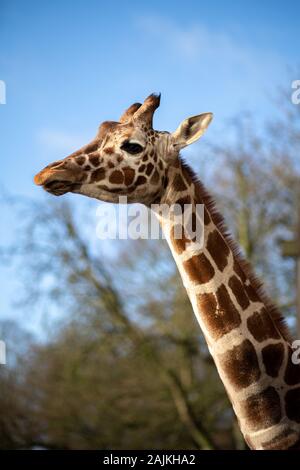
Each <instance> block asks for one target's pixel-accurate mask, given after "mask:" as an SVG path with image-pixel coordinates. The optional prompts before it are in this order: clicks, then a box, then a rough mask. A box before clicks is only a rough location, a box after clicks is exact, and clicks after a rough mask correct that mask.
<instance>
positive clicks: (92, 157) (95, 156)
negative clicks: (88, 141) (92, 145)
mask: <svg viewBox="0 0 300 470" xmlns="http://www.w3.org/2000/svg"><path fill="white" fill-rule="evenodd" d="M89 160H90V162H91V164H92V165H94V166H97V165H99V155H98V154H97V153H95V154H92V155H90V156H89Z"/></svg>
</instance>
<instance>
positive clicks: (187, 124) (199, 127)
mask: <svg viewBox="0 0 300 470" xmlns="http://www.w3.org/2000/svg"><path fill="white" fill-rule="evenodd" d="M212 118H213V114H212V113H203V114H198V115H197V116H192V117H189V118H187V119H185V120H184V121H182V123H181V124H180V125H179V127H178V128H177V129H176V131H175V132H173V134H172V138H173V145H174V146H175V147H178V148H183V147H186V146H187V145H190V144H192V143H193V142H195V141H196V140H198V139H199V138H200V137H201V136H202V135H203V134H204V132H205V131H206V129H207V127H208V126H209V124H210V123H211V120H212Z"/></svg>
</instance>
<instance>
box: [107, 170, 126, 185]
mask: <svg viewBox="0 0 300 470" xmlns="http://www.w3.org/2000/svg"><path fill="white" fill-rule="evenodd" d="M123 180H124V175H123V173H122V172H121V171H119V170H115V171H113V172H112V174H111V175H110V177H109V181H110V183H113V184H120V183H123Z"/></svg>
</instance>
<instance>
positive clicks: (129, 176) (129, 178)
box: [123, 167, 135, 186]
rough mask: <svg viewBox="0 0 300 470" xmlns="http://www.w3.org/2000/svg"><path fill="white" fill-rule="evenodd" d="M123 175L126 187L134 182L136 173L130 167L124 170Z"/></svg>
mask: <svg viewBox="0 0 300 470" xmlns="http://www.w3.org/2000/svg"><path fill="white" fill-rule="evenodd" d="M123 173H124V177H125V184H126V186H130V185H131V183H132V182H133V180H134V175H135V171H134V170H133V169H132V168H130V167H126V168H124V169H123Z"/></svg>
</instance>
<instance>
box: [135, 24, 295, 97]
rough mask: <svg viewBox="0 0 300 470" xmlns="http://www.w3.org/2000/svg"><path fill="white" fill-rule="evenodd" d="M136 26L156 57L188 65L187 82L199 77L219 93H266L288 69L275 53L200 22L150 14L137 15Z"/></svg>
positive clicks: (169, 63)
mask: <svg viewBox="0 0 300 470" xmlns="http://www.w3.org/2000/svg"><path fill="white" fill-rule="evenodd" d="M136 26H137V27H138V28H139V29H140V30H142V32H143V35H144V38H148V39H149V42H150V43H151V48H152V49H153V51H155V55H154V57H155V58H156V60H159V56H160V54H161V55H162V57H165V56H166V53H167V54H168V66H169V68H170V67H171V63H172V62H173V63H174V64H175V67H176V64H177V66H178V69H179V70H182V68H184V67H186V73H187V81H189V80H188V77H189V75H190V80H191V82H193V81H195V78H196V77H198V81H199V82H200V81H201V83H204V82H205V83H209V84H210V88H212V87H215V89H216V93H219V94H220V93H228V92H230V93H232V90H234V91H235V90H236V91H237V93H238V94H239V95H240V98H241V99H242V98H243V97H244V98H246V97H247V95H248V93H249V94H250V95H253V96H256V97H258V93H257V92H258V90H259V93H261V92H262V93H266V91H267V90H268V89H269V88H272V87H274V85H275V86H276V84H278V82H276V83H274V78H275V79H276V80H280V78H282V77H283V76H284V74H285V72H286V63H285V60H284V58H283V57H282V56H281V55H279V54H277V53H276V52H274V51H272V50H269V49H264V48H262V47H256V46H254V45H252V44H251V42H247V43H245V42H242V41H241V40H240V38H239V37H238V36H236V35H233V34H228V33H225V32H222V31H220V30H217V31H214V30H211V29H209V28H207V27H206V25H203V24H201V23H189V24H184V23H183V22H180V23H178V22H174V21H172V20H170V19H165V18H162V17H159V16H151V15H148V16H143V17H138V18H136ZM154 60H155V59H154ZM172 73H173V76H174V72H173V71H172ZM174 80H176V75H175V76H174Z"/></svg>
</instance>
